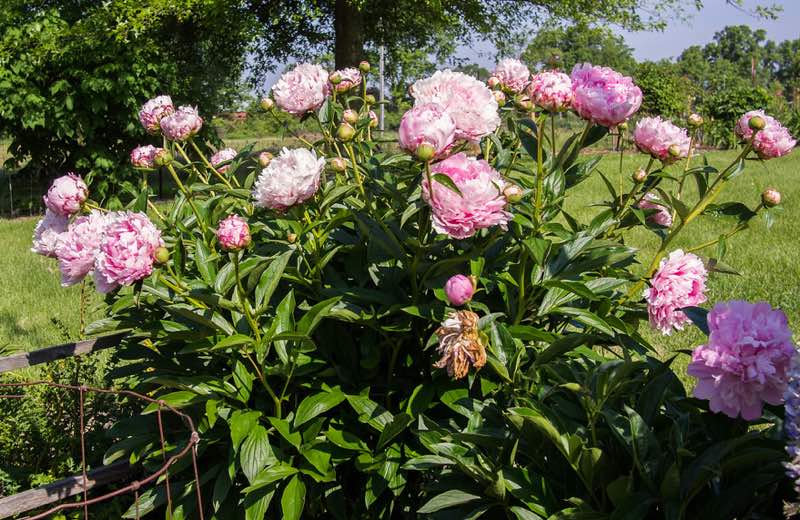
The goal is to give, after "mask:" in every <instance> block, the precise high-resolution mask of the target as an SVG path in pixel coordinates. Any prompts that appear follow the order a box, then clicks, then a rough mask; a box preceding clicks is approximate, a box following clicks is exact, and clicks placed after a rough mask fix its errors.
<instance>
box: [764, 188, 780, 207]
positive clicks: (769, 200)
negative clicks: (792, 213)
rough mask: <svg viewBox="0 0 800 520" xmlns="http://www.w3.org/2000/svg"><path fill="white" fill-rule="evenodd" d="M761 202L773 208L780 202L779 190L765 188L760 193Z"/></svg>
mask: <svg viewBox="0 0 800 520" xmlns="http://www.w3.org/2000/svg"><path fill="white" fill-rule="evenodd" d="M761 202H763V203H764V206H766V207H768V208H774V207H775V206H777V205H778V204H780V203H781V192H779V191H778V190H776V189H775V188H767V189H766V190H764V192H763V193H762V194H761Z"/></svg>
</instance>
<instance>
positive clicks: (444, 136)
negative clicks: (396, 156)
mask: <svg viewBox="0 0 800 520" xmlns="http://www.w3.org/2000/svg"><path fill="white" fill-rule="evenodd" d="M398 137H399V138H400V147H401V148H403V149H404V150H407V151H409V152H411V153H413V154H415V155H416V156H417V157H420V154H421V153H422V155H425V156H426V157H428V158H427V159H423V160H430V159H432V158H433V157H435V156H441V155H444V154H446V153H447V151H448V150H449V149H450V147H451V146H452V145H453V142H454V141H455V137H456V125H455V122H454V121H453V118H452V117H450V115H449V114H448V113H447V112H446V111H445V110H444V108H443V107H441V106H440V105H438V104H436V103H425V104H420V105H417V106H415V107H414V108H412V109H411V110H409V111H408V112H406V113H405V114H403V118H402V119H401V120H400V128H399V130H398ZM423 145H425V146H426V148H425V150H424V152H421V151H420V148H421V147H422V146H423ZM420 158H422V157H420Z"/></svg>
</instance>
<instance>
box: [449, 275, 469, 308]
mask: <svg viewBox="0 0 800 520" xmlns="http://www.w3.org/2000/svg"><path fill="white" fill-rule="evenodd" d="M444 292H445V293H446V294H447V299H448V300H450V303H451V304H452V305H464V304H465V303H467V302H469V301H470V300H472V295H473V294H475V284H474V283H473V281H472V280H471V279H470V278H468V277H466V276H464V275H463V274H457V275H455V276H451V277H450V279H449V280H447V283H445V284H444Z"/></svg>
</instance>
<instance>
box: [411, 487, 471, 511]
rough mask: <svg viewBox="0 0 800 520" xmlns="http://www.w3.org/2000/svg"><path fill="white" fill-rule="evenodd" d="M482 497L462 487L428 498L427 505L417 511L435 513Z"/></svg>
mask: <svg viewBox="0 0 800 520" xmlns="http://www.w3.org/2000/svg"><path fill="white" fill-rule="evenodd" d="M481 499H482V497H480V496H478V495H473V494H471V493H466V492H464V491H461V490H460V489H451V490H449V491H445V492H444V493H442V494H440V495H436V496H435V497H433V498H432V499H430V500H428V501H427V502H426V503H425V505H423V506H422V507H421V508H419V510H417V513H435V512H436V511H440V510H442V509H447V508H448V507H455V506H458V505H461V504H466V503H468V502H474V501H475V500H481Z"/></svg>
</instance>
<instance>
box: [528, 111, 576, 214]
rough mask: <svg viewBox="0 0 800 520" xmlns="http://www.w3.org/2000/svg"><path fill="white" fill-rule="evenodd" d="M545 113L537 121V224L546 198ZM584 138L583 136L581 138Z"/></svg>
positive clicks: (535, 204)
mask: <svg viewBox="0 0 800 520" xmlns="http://www.w3.org/2000/svg"><path fill="white" fill-rule="evenodd" d="M544 117H545V115H544V113H542V115H541V117H540V118H539V121H537V122H536V199H535V202H534V209H535V213H534V214H535V216H536V222H537V224H540V223H541V222H540V221H541V219H542V204H543V200H544V197H543V195H544V193H543V192H544V157H543V155H544V154H543V153H542V134H543V132H542V123H543V122H544V119H543V118H544ZM581 140H583V138H582V139H581Z"/></svg>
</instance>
